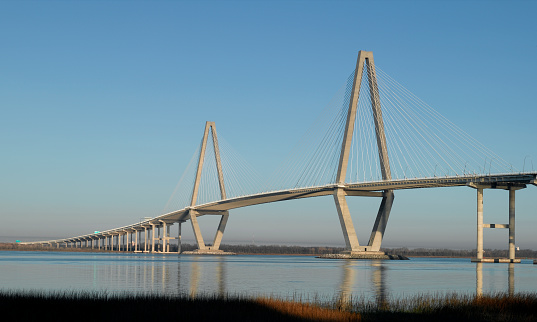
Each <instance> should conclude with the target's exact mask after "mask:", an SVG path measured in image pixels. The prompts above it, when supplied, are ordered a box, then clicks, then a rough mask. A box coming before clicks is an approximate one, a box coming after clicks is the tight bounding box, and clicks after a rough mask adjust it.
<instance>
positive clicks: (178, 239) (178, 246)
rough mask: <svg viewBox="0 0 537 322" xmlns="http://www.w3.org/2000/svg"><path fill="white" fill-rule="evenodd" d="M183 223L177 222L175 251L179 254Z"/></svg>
mask: <svg viewBox="0 0 537 322" xmlns="http://www.w3.org/2000/svg"><path fill="white" fill-rule="evenodd" d="M182 224H183V223H182V222H179V232H178V233H177V253H178V254H181V225H182Z"/></svg>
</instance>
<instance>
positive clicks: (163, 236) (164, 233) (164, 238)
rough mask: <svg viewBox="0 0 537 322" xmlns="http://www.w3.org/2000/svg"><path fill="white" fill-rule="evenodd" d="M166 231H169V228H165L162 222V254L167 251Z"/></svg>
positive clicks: (164, 223)
mask: <svg viewBox="0 0 537 322" xmlns="http://www.w3.org/2000/svg"><path fill="white" fill-rule="evenodd" d="M168 230H169V227H167V225H166V222H164V221H162V252H163V253H166V251H167V246H168V238H167V237H168Z"/></svg>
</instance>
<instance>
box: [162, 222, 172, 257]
mask: <svg viewBox="0 0 537 322" xmlns="http://www.w3.org/2000/svg"><path fill="white" fill-rule="evenodd" d="M171 226H172V225H168V226H167V228H166V229H167V230H166V247H165V249H164V251H165V252H166V253H169V252H170V240H169V237H170V228H171Z"/></svg>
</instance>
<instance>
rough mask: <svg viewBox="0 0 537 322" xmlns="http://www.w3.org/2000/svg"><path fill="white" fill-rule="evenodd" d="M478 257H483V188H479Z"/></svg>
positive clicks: (479, 258) (480, 258)
mask: <svg viewBox="0 0 537 322" xmlns="http://www.w3.org/2000/svg"><path fill="white" fill-rule="evenodd" d="M476 257H477V259H478V260H482V259H483V188H477V256H476Z"/></svg>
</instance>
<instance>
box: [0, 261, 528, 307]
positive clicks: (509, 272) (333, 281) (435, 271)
mask: <svg viewBox="0 0 537 322" xmlns="http://www.w3.org/2000/svg"><path fill="white" fill-rule="evenodd" d="M0 272H1V274H0V290H3V291H6V290H39V291H44V292H54V291H90V292H93V291H97V292H101V291H105V292H107V293H125V292H128V293H132V292H136V293H156V294H168V295H175V294H180V295H186V296H198V295H246V296H259V295H272V296H278V297H283V298H289V297H291V298H292V297H295V298H296V297H300V298H303V299H332V298H334V297H339V296H352V297H358V298H365V299H379V298H384V299H388V298H391V299H397V298H403V297H407V296H412V295H417V294H424V293H426V294H446V293H452V292H457V293H465V294H476V292H477V293H484V294H487V293H498V292H503V293H514V292H537V265H533V262H532V261H530V260H522V263H520V264H500V263H483V264H482V263H479V264H477V263H471V262H470V259H467V258H411V260H408V261H393V260H334V259H319V258H315V257H312V256H262V255H235V256H199V255H181V256H178V255H176V254H174V255H172V254H167V255H159V254H112V253H68V252H18V251H0Z"/></svg>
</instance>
